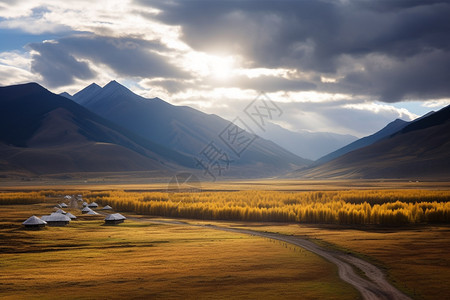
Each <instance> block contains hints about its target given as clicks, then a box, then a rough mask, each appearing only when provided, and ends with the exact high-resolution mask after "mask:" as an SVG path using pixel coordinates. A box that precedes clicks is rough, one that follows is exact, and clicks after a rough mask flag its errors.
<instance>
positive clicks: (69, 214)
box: [66, 212, 77, 219]
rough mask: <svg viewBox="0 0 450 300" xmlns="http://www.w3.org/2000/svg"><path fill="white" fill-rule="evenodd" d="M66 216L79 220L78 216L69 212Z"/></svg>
mask: <svg viewBox="0 0 450 300" xmlns="http://www.w3.org/2000/svg"><path fill="white" fill-rule="evenodd" d="M66 216H68V217H69V218H71V219H76V218H77V217H76V216H74V215H72V214H71V213H70V212H68V213H67V214H66Z"/></svg>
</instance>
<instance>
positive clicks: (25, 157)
mask: <svg viewBox="0 0 450 300" xmlns="http://www.w3.org/2000/svg"><path fill="white" fill-rule="evenodd" d="M182 167H184V168H189V167H191V168H193V167H195V165H194V163H193V162H192V159H191V158H190V157H188V156H186V155H183V154H181V153H178V152H176V151H174V150H171V149H168V148H166V147H164V146H161V145H159V144H157V143H154V142H151V141H148V140H145V139H143V138H142V137H139V136H137V135H135V134H133V133H131V132H129V131H128V130H126V129H124V128H122V127H120V126H118V125H116V124H114V123H112V122H110V121H107V120H105V119H103V118H101V117H100V116H98V115H96V114H94V113H92V112H90V111H89V110H87V109H85V108H84V107H82V106H80V105H78V104H76V103H75V102H73V101H71V100H68V99H66V98H64V97H62V96H58V95H55V94H53V93H51V92H49V91H48V90H46V89H45V88H43V87H42V86H40V85H38V84H36V83H29V84H21V85H15V86H9V87H0V171H1V172H2V173H3V174H5V173H6V174H7V173H8V172H19V171H20V172H23V173H26V174H32V175H40V174H55V173H73V172H127V171H157V172H162V173H164V174H166V173H168V172H169V171H173V170H175V169H179V168H182Z"/></svg>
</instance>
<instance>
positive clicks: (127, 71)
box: [29, 35, 186, 86]
mask: <svg viewBox="0 0 450 300" xmlns="http://www.w3.org/2000/svg"><path fill="white" fill-rule="evenodd" d="M29 47H30V48H31V49H32V50H34V51H35V54H34V55H33V63H32V69H33V71H35V72H37V73H39V74H41V75H42V76H43V77H44V79H45V80H46V82H48V84H50V86H62V85H68V84H70V83H72V82H73V81H74V80H75V79H76V78H77V79H89V78H93V77H94V76H95V73H94V72H93V71H92V70H91V68H90V67H89V63H87V61H89V62H90V63H91V64H95V65H105V66H107V67H108V68H111V69H112V70H113V71H114V72H115V73H116V74H118V75H119V76H129V77H144V78H146V77H150V78H151V77H166V78H178V77H185V76H186V74H185V73H184V72H183V71H182V70H179V69H178V68H177V67H175V66H174V65H172V64H170V63H169V62H168V61H167V60H168V58H167V57H165V56H163V55H161V54H159V53H158V52H157V51H161V50H166V48H165V47H164V46H163V45H161V44H159V43H156V42H153V41H147V40H142V39H139V38H134V37H122V38H113V37H103V36H95V35H78V36H72V37H65V38H61V39H58V40H57V41H51V42H49V41H47V42H43V43H33V44H30V45H29Z"/></svg>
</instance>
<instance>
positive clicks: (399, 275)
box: [0, 181, 450, 299]
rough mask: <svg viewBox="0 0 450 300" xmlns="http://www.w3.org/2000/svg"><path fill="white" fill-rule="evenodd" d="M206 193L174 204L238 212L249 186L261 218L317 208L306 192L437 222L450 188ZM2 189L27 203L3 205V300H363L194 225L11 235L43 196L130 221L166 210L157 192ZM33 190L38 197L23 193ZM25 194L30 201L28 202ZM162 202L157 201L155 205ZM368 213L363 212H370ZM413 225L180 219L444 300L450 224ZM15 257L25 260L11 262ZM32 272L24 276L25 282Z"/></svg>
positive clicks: (273, 187) (326, 272)
mask: <svg viewBox="0 0 450 300" xmlns="http://www.w3.org/2000/svg"><path fill="white" fill-rule="evenodd" d="M277 183H279V185H277ZM202 185H204V186H202V189H203V188H204V187H205V186H206V187H207V188H206V189H203V190H204V192H202V193H200V194H202V195H201V197H198V196H199V193H196V195H190V196H188V197H185V199H184V200H183V201H181V202H180V201H179V200H180V199H178V198H177V201H176V202H177V203H179V204H181V206H183V205H184V206H185V207H189V205H193V206H194V207H195V206H198V205H199V203H201V202H203V203H206V204H208V205H210V204H211V205H212V204H214V203H213V202H214V201H213V199H214V197H215V196H217V198H218V199H219V198H220V199H222V200H220V201H222V202H220V201H217V205H219V204H220V203H222V204H221V205H223V206H227V205H231V206H232V205H233V201H235V202H236V203H237V202H239V203H241V202H242V201H243V200H242V198H246V197H247V196H246V195H248V193H252V192H251V191H250V190H252V189H251V187H253V190H255V194H257V195H259V196H258V197H263V198H264V197H265V198H264V199H263V200H264V201H265V202H264V201H263V202H257V201H256V202H252V201H250V202H249V203H250V204H251V205H254V206H255V209H256V208H258V209H259V208H262V209H264V205H269V204H270V205H273V206H274V207H277V206H278V204H276V203H277V201H278V202H280V203H284V204H282V205H281V204H280V206H282V207H281V208H282V209H288V208H289V207H290V205H297V204H299V205H300V204H301V205H312V204H313V202H314V201H312V202H311V199H309V198H308V197H310V196H311V197H312V199H313V200H314V199H315V198H314V197H316V196H314V195H318V194H314V192H311V191H316V192H319V193H320V195H325V196H327V197H331V198H330V199H332V200H333V201H334V197H338V198H339V199H338V201H339V202H342V201H344V202H345V203H347V201H348V205H350V206H349V207H350V209H356V208H358V207H359V206H356V207H353V206H351V205H353V204H355V205H359V204H358V201H360V200H361V201H362V200H364V199H366V200H367V199H369V200H370V199H372V200H371V201H374V203H377V201H378V200H380V199H381V200H380V201H381V202H383V201H386V202H389V203H395V202H396V201H398V200H399V199H400V201H401V202H404V204H401V205H400V204H393V205H388V206H387V209H390V210H401V211H402V212H404V213H405V214H408V213H411V212H412V211H413V209H415V210H416V208H414V206H417V205H416V204H415V203H419V202H421V201H422V200H425V202H428V203H427V204H423V205H425V207H429V208H425V207H424V208H423V209H424V212H425V211H426V209H430V213H431V214H433V212H432V211H431V210H432V209H438V208H439V207H440V208H439V209H440V210H441V213H442V216H445V217H446V218H447V217H448V216H449V215H448V213H449V209H448V205H449V204H448V203H449V200H448V197H449V195H450V185H449V184H448V183H446V182H404V181H389V182H380V181H334V182H333V181H329V182H319V181H307V182H297V184H296V182H295V181H275V182H271V181H245V182H237V181H236V182H221V183H216V184H212V183H208V184H203V183H202ZM396 187H397V188H396ZM165 188H167V186H166V187H165ZM2 190H3V191H4V193H3V194H0V198H2V197H1V196H2V195H3V196H5V197H6V198H5V199H6V200H7V199H9V198H11V197H10V196H8V195H7V193H6V192H10V193H14V194H15V195H17V199H16V200H17V201H19V202H20V201H22V199H24V201H25V203H30V204H28V205H0V217H1V218H0V228H1V229H0V230H1V231H0V235H1V239H0V243H1V245H0V256H1V260H0V264H1V265H0V268H1V269H2V271H3V270H5V272H2V273H0V297H2V296H4V297H10V298H14V297H16V296H19V298H28V297H34V296H36V298H37V297H42V296H44V298H45V295H63V296H73V295H77V296H79V297H80V298H89V297H90V296H93V297H100V298H101V297H102V296H105V295H106V296H108V295H111V296H114V297H117V298H123V297H125V298H130V297H137V298H139V297H155V298H168V297H173V298H180V297H187V298H205V297H206V298H210V297H214V298H224V299H225V298H227V299H228V298H264V299H267V298H288V299H294V298H295V299H299V298H300V299H347V298H350V299H355V298H358V297H359V294H358V292H357V291H356V290H354V289H353V288H352V287H350V286H349V285H347V284H345V283H344V282H342V281H341V280H339V278H338V277H337V274H336V268H335V267H334V266H333V265H330V264H329V263H328V262H326V261H324V260H323V259H321V258H319V257H317V256H316V255H314V254H311V253H309V252H306V251H301V249H300V248H298V247H293V246H288V245H285V244H283V243H279V242H271V241H270V240H267V239H263V238H258V237H252V236H246V235H240V234H235V233H229V232H220V231H214V230H210V229H205V228H198V227H190V226H174V225H150V224H149V223H145V222H137V221H135V220H128V221H127V222H126V223H124V224H121V225H119V226H115V227H109V226H101V224H102V221H101V217H99V218H97V219H95V217H94V218H93V219H92V218H91V219H88V218H90V217H82V218H84V219H87V220H85V221H82V220H80V221H76V222H72V223H71V224H70V225H69V226H68V227H65V228H48V229H45V230H42V231H25V230H23V229H20V226H19V224H20V223H21V222H22V221H24V220H25V219H26V218H28V217H29V216H30V215H31V213H34V212H36V213H37V214H38V215H39V214H40V215H42V214H48V213H49V210H51V208H52V207H53V206H54V202H55V201H56V198H50V199H49V198H46V197H45V195H47V194H52V195H56V194H66V193H73V194H78V193H82V194H83V195H84V196H86V199H88V200H91V201H94V200H95V201H99V202H101V203H102V204H103V205H104V204H106V203H107V202H108V201H109V200H113V199H116V202H113V203H115V204H120V203H121V202H124V203H125V204H127V205H130V206H129V207H128V206H123V207H122V209H121V210H120V211H119V212H121V213H124V214H125V215H126V216H132V215H136V213H137V212H139V210H140V209H143V210H144V211H145V210H146V208H145V207H146V205H147V204H151V201H156V202H158V203H159V202H161V203H171V202H173V201H172V200H174V198H173V196H170V199H166V198H167V197H168V196H167V193H166V194H165V195H164V192H163V191H164V184H153V185H144V184H143V185H118V186H115V185H97V186H96V185H89V184H88V185H75V186H73V185H67V186H60V187H56V186H47V187H43V186H36V185H29V186H24V185H20V184H18V185H16V186H10V187H5V188H3V189H2ZM42 190H44V191H42ZM49 190H53V191H49ZM31 191H35V192H33V193H31V194H30V192H31ZM205 191H206V192H205ZM266 191H267V192H266ZM304 191H307V192H304ZM321 191H323V193H321ZM216 193H217V194H216ZM285 193H287V194H288V195H287V196H286V194H285ZM291 194H292V195H310V196H307V197H306V198H305V199H306V200H305V202H304V203H303V202H302V201H303V200H302V201H299V203H296V202H295V201H294V202H292V201H291V200H292V199H290V197H291V196H290V195H291ZM353 194H354V195H357V197H353V196H352V195H353ZM30 195H33V196H32V197H31V198H32V199H30ZM161 195H162V196H161ZM209 195H212V196H211V197H210V196H209ZM231 195H233V196H231ZM268 195H270V197H268ZM378 196H379V197H378ZM114 197H115V198H114ZM145 197H147V198H145ZM148 197H150V198H148ZM152 197H153V198H154V199H153V198H152ZM158 197H160V198H161V197H162V198H161V199H159V200H158V199H156V198H158ZM164 197H165V198H164ZM177 197H184V196H183V195H181V196H180V195H179V196H177ZM193 197H197V198H195V199H193ZM299 197H300V196H299ZM302 197H303V196H301V197H300V198H302ZM343 197H344V198H345V197H347V198H345V199H344V198H343ZM364 197H365V198H364ZM377 197H378V198H379V199H378V198H377ZM128 198H129V199H128ZM207 198H208V199H209V198H211V199H210V200H208V199H207ZM247 198H248V197H247ZM266 198H267V199H266ZM272 198H273V199H272ZM288 198H289V199H288ZM294 198H295V196H294ZM391 198H392V199H391ZM397 198H398V199H397ZM5 199H3V200H5ZM130 199H131V200H130ZM233 199H234V200H233ZM302 199H303V198H302ZM342 199H344V200H342ZM383 199H384V200H383ZM13 200H14V199H13ZM199 200H201V201H199ZM294 200H295V199H294ZM14 201H15V200H14ZM43 201H44V202H45V203H42V202H43ZM283 201H284V202H283ZM327 201H328V200H327ZM33 202H37V203H38V204H36V203H35V204H33ZM244 202H245V201H244ZM325 202H326V201H325ZM325 202H324V203H325ZM369 202H370V201H369ZM140 203H142V204H140ZM146 203H147V204H146ZM230 203H231V204H230ZM242 203H243V202H242ZM345 203H344V204H345ZM137 204H138V205H137ZM262 204H264V205H263V206H261V205H262ZM217 205H216V206H217ZM283 205H284V206H285V207H284V206H283ZM345 205H347V204H345ZM364 205H365V207H366V208H364V209H365V210H366V211H367V205H369V203H368V204H364ZM364 205H363V206H361V208H363V207H364ZM370 205H371V206H372V207H375V205H374V204H370ZM421 205H422V204H421ZM117 207H119V206H117ZM125 207H126V208H127V209H124V208H125ZM177 207H180V205H177ZM433 207H434V208H433ZM169 208H170V207H169ZM300 208H302V207H300ZM319 208H320V207H319ZM127 210H128V211H127ZM124 211H125V212H124ZM148 212H150V210H147V213H146V215H140V216H139V217H141V218H149V217H150V216H149V215H148ZM73 213H74V214H76V215H77V216H78V215H79V213H77V212H73ZM281 213H282V211H281ZM136 216H137V215H136ZM159 216H164V214H161V215H159ZM166 216H167V215H166ZM409 216H410V217H409V218H410V221H408V222H410V223H404V224H406V225H401V226H387V225H380V224H376V223H375V224H369V225H357V224H353V225H339V224H336V223H335V224H331V223H330V224H320V222H317V224H312V223H310V224H307V223H301V224H300V223H299V222H298V221H293V222H289V223H281V222H279V223H275V222H249V221H243V220H240V221H231V220H224V221H220V220H213V219H209V218H207V219H208V220H203V221H202V220H199V219H198V218H196V219H193V218H191V219H190V220H187V219H183V221H187V222H189V223H192V224H206V223H207V224H218V225H220V226H233V227H239V228H246V229H253V230H262V231H269V232H278V233H282V234H291V235H297V236H300V237H306V238H308V239H311V240H312V241H314V242H316V243H318V244H320V245H322V246H326V247H330V248H337V249H340V250H344V251H346V252H352V253H354V254H355V255H357V256H360V257H362V258H364V259H366V260H368V261H370V262H372V263H374V264H376V265H377V266H379V267H380V268H382V269H383V270H385V273H386V274H387V276H388V278H389V280H390V281H391V282H392V283H393V284H394V285H395V286H396V287H397V288H399V289H401V290H402V291H404V292H405V293H407V294H408V295H409V296H411V297H412V298H414V299H450V296H449V295H450V288H449V287H450V256H449V255H448V253H449V252H448V249H450V234H449V233H450V226H449V224H448V222H446V223H442V222H441V223H439V222H438V223H433V224H427V219H419V222H417V221H416V220H417V219H415V218H416V217H414V218H413V219H411V217H412V216H417V211H415V212H414V214H413V215H411V214H409ZM200 219H201V218H200ZM369 221H370V219H369ZM370 222H372V221H370ZM14 249H22V250H21V253H15V254H14V253H12V252H13V250H14ZM14 251H16V250H14ZM111 257H112V258H113V260H112V261H111ZM89 266H91V267H89ZM92 266H94V267H92ZM67 269H68V271H66V272H64V270H67ZM30 270H31V275H30V272H27V271H30ZM23 274H28V275H27V276H24V275H23ZM55 274H57V275H55ZM105 274H106V275H105ZM121 278H125V279H121ZM102 287H105V288H102ZM48 293H50V294H48ZM105 293H106V294H105ZM135 295H136V296H135ZM106 296H105V297H106ZM50 298H52V297H51V296H50Z"/></svg>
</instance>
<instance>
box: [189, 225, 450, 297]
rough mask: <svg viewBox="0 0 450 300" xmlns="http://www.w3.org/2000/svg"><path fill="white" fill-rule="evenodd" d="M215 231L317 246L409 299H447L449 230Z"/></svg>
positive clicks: (289, 228)
mask: <svg viewBox="0 0 450 300" xmlns="http://www.w3.org/2000/svg"><path fill="white" fill-rule="evenodd" d="M191 222H193V223H198V222H199V221H191ZM206 223H210V222H206ZM221 225H222V226H230V227H237V228H245V229H253V230H257V231H268V232H276V233H281V234H287V235H296V236H300V237H305V238H308V239H311V240H312V241H314V242H316V243H318V244H320V245H322V246H326V247H331V248H334V247H335V248H337V249H339V250H343V251H345V252H352V253H354V254H355V255H357V256H360V257H362V258H363V259H366V260H368V261H370V262H372V263H373V264H375V265H377V266H379V267H381V269H383V270H385V273H387V275H388V278H389V280H390V281H391V282H392V283H393V284H394V285H395V286H396V287H397V288H399V289H400V290H403V291H404V292H405V293H407V294H408V295H409V296H411V297H412V298H413V299H430V300H431V299H450V255H449V249H450V226H449V225H436V226H427V225H419V226H407V227H393V228H386V227H384V228H383V227H381V228H380V227H369V226H358V227H349V226H332V225H305V224H301V225H300V224H277V223H270V224H267V223H242V222H241V223H239V222H221Z"/></svg>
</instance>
